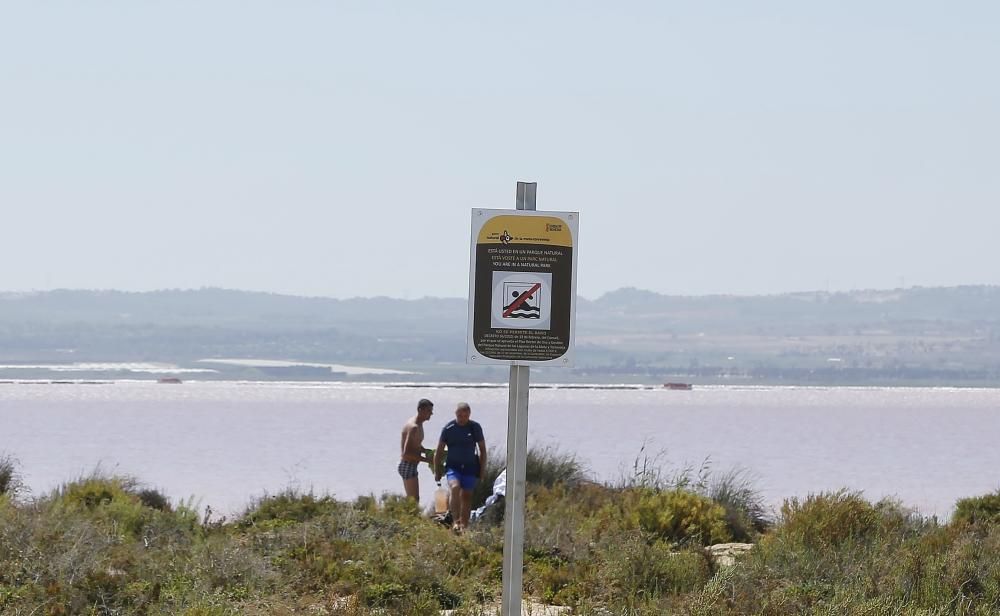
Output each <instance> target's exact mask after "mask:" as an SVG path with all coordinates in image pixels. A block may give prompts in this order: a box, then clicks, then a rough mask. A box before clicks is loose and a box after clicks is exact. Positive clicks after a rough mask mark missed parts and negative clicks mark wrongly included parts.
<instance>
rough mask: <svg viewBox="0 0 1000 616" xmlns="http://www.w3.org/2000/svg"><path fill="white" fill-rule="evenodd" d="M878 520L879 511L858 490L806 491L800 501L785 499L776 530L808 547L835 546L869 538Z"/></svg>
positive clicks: (879, 521)
mask: <svg viewBox="0 0 1000 616" xmlns="http://www.w3.org/2000/svg"><path fill="white" fill-rule="evenodd" d="M881 521H882V513H881V512H880V511H879V509H877V508H876V507H875V506H873V505H872V504H871V503H869V502H868V501H866V500H865V499H864V498H862V496H861V494H860V493H858V492H849V491H847V490H839V491H837V492H824V493H820V494H810V495H808V496H807V497H806V499H805V500H804V501H799V499H797V498H791V499H788V500H786V501H785V502H784V503H783V504H782V506H781V524H780V526H779V528H778V529H777V531H778V534H780V535H781V536H782V537H785V538H789V539H793V540H795V541H797V542H798V543H800V544H802V545H806V546H808V547H813V548H824V547H836V546H839V545H841V544H843V543H845V542H847V541H850V540H859V539H864V538H867V537H870V536H871V535H873V534H874V533H876V532H877V531H878V529H879V528H880V523H881Z"/></svg>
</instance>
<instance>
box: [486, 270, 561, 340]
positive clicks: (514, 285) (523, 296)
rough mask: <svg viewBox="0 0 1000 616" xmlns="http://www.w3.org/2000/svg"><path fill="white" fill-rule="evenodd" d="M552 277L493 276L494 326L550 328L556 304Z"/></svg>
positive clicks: (510, 274)
mask: <svg viewBox="0 0 1000 616" xmlns="http://www.w3.org/2000/svg"><path fill="white" fill-rule="evenodd" d="M551 287H552V275H551V274H534V273H529V272H494V273H493V302H492V303H493V310H492V313H493V316H492V318H491V319H490V321H491V324H492V326H493V327H500V328H504V329H548V328H549V321H550V315H551V309H552V304H551V302H550V301H549V290H550V289H551Z"/></svg>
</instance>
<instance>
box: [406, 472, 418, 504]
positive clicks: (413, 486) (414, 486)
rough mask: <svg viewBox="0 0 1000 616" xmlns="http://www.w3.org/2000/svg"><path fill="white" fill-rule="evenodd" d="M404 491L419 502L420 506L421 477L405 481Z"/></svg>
mask: <svg viewBox="0 0 1000 616" xmlns="http://www.w3.org/2000/svg"><path fill="white" fill-rule="evenodd" d="M403 489H404V490H406V496H408V497H409V498H412V499H414V500H415V501H417V504H420V477H410V478H409V479H404V480H403Z"/></svg>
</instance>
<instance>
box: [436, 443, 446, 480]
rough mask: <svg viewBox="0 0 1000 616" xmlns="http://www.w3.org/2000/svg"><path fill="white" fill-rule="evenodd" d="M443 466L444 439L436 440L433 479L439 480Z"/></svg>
mask: <svg viewBox="0 0 1000 616" xmlns="http://www.w3.org/2000/svg"><path fill="white" fill-rule="evenodd" d="M442 466H444V441H438V446H437V449H435V450H434V481H441V467H442Z"/></svg>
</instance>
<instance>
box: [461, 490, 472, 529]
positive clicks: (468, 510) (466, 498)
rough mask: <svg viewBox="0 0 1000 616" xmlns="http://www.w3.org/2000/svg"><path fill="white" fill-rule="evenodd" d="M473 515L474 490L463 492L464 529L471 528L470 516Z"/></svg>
mask: <svg viewBox="0 0 1000 616" xmlns="http://www.w3.org/2000/svg"><path fill="white" fill-rule="evenodd" d="M471 514H472V490H462V528H463V529H464V528H466V527H468V526H469V516H470V515H471Z"/></svg>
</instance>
